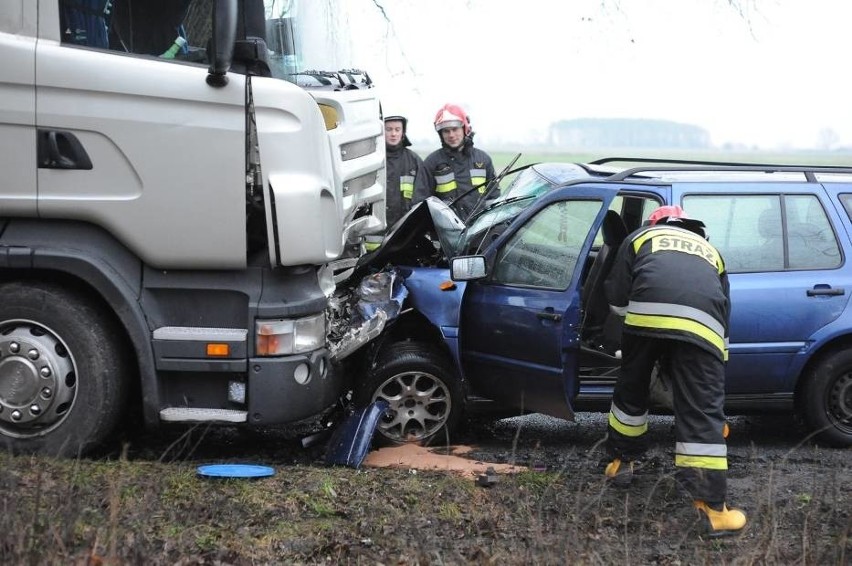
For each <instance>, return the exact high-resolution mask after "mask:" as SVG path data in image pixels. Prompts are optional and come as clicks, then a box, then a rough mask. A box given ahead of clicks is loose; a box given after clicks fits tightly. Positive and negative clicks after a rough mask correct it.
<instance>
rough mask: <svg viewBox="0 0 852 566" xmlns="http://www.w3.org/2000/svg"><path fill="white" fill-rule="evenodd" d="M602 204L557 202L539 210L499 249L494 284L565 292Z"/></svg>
mask: <svg viewBox="0 0 852 566" xmlns="http://www.w3.org/2000/svg"><path fill="white" fill-rule="evenodd" d="M601 206H602V203H601V202H600V201H593V200H575V201H560V202H555V203H553V204H551V205H550V206H548V207H547V208H544V209H542V210H540V211H539V212H538V213H537V214H536V215H535V216H534V217H533V218H532V219H531V220H530V221H528V222H527V223H526V224H524V226H523V227H522V228H520V229H519V230H518V231H517V233H515V234H514V235H513V236H512V238H511V239H509V241H508V242H506V245H504V246H503V248H502V249H501V250H500V253H499V255H498V256H497V261H496V265H495V268H494V277H493V281H495V282H497V283H504V284H507V285H524V286H529V287H543V288H547V289H560V290H561V289H566V288H567V287H568V284H569V283H570V282H571V276H572V275H573V274H574V267H575V266H576V264H577V258H578V257H579V255H580V249H581V248H582V247H583V243H584V242H585V240H586V235H587V234H588V233H589V230H590V229H591V227H592V224H593V223H594V221H595V217H596V216H597V215H598V212H599V211H600V209H601Z"/></svg>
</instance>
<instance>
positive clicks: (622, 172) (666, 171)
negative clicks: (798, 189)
mask: <svg viewBox="0 0 852 566" xmlns="http://www.w3.org/2000/svg"><path fill="white" fill-rule="evenodd" d="M614 163H624V164H625V165H627V166H623V167H621V168H616V167H614V166H613V164H614ZM587 166H588V167H589V168H590V169H591V170H595V169H597V168H600V167H605V168H606V169H607V170H609V171H613V170H615V172H613V173H612V174H611V175H610V176H609V177H607V178H606V179H604V180H605V181H627V180H655V181H659V182H663V183H673V182H803V181H807V182H814V183H816V182H822V183H832V182H842V183H849V182H852V166H834V165H785V164H761V163H735V162H721V161H718V162H717V161H697V160H696V161H692V160H680V159H651V158H629V157H607V158H604V159H598V160H596V161H592V162H590V163H588V164H587Z"/></svg>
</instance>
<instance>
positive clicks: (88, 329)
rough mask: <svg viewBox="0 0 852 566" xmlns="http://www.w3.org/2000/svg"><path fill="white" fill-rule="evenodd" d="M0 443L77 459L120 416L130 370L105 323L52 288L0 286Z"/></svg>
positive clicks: (78, 300) (86, 305)
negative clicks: (128, 370)
mask: <svg viewBox="0 0 852 566" xmlns="http://www.w3.org/2000/svg"><path fill="white" fill-rule="evenodd" d="M0 300H2V302H0V443H2V445H3V447H5V448H8V449H11V451H12V452H16V453H32V454H44V455H49V456H77V455H80V454H83V453H85V452H86V451H88V450H90V449H92V448H94V447H95V446H97V445H98V444H100V443H101V442H103V441H104V440H105V439H106V438H107V436H108V435H109V434H110V433H111V432H113V430H114V429H115V427H116V424H117V422H118V420H119V417H120V416H121V410H122V409H123V407H124V400H125V396H126V392H127V381H128V372H127V371H126V367H125V365H124V363H123V362H122V350H121V343H120V342H119V340H118V339H117V336H118V333H117V332H116V329H115V327H114V325H113V324H111V323H110V320H109V319H108V318H107V317H106V316H105V315H104V314H103V313H102V312H101V311H100V310H99V309H98V308H97V307H96V306H94V305H93V304H92V303H91V302H89V301H86V300H85V299H84V298H83V297H82V296H80V295H78V294H76V293H72V292H70V291H68V290H66V289H64V288H62V287H60V286H58V285H51V284H46V283H39V282H32V283H6V284H4V285H0Z"/></svg>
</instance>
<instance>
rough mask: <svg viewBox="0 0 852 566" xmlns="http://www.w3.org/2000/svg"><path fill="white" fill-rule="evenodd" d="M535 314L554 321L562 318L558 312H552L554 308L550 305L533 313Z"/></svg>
mask: <svg viewBox="0 0 852 566" xmlns="http://www.w3.org/2000/svg"><path fill="white" fill-rule="evenodd" d="M535 315H536V316H537V317H538V318H540V319H542V320H552V321H554V322H559V321H560V320H562V315H561V314H559V313H558V312H554V310H553V309H552V308H550V307H548V308H546V309H544V310H543V311H539V312H537V313H535Z"/></svg>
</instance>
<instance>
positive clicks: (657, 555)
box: [0, 441, 852, 565]
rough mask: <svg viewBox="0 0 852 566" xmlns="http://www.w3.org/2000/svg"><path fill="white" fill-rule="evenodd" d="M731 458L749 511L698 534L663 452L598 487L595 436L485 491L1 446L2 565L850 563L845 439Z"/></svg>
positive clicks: (465, 485)
mask: <svg viewBox="0 0 852 566" xmlns="http://www.w3.org/2000/svg"><path fill="white" fill-rule="evenodd" d="M522 444H523V441H522ZM521 449H524V447H523V446H521ZM737 454H738V455H737V456H736V458H735V459H734V460H735V466H734V469H733V470H732V473H731V476H730V483H731V484H732V486H733V488H734V489H735V491H736V492H737V493H738V499H739V500H738V503H740V504H742V505H744V506H745V507H746V508H747V509H748V510H749V514H750V517H751V520H752V523H751V524H750V526H749V529H748V530H747V531H746V532H745V533H744V534H743V535H741V536H739V537H735V538H731V539H725V540H721V541H706V540H703V539H702V538H701V537H700V536H698V535H697V534H696V533H697V530H696V529H697V525H696V524H695V516H694V514H693V512H692V511H691V508H690V506H689V505H688V504H685V503H684V501H683V499H682V497H681V496H680V495H679V494H678V493H677V490H676V489H675V484H674V481H673V478H672V470H671V468H670V464H669V461H670V458H669V455H668V454H664V453H652V454H651V457H650V458H649V461H648V462H647V463H646V466H645V467H644V468H643V469H644V470H645V471H644V472H643V473H642V474H641V475H640V476H638V477H637V482H636V484H635V485H634V486H633V487H632V488H631V489H630V490H617V489H613V488H611V487H608V486H607V485H606V484H605V482H604V481H603V479H602V477H601V475H600V473H599V472H600V470H599V469H598V468H599V466H598V465H597V464H598V463H597V459H598V457H599V455H600V454H599V453H597V452H595V447H594V446H592V447H590V448H589V447H587V450H586V451H585V453H584V452H583V451H577V452H575V453H574V455H573V456H572V457H569V458H567V459H566V460H564V463H563V464H561V465H559V466H551V467H550V468H549V471H547V472H534V471H526V472H521V473H519V474H516V475H511V476H503V475H501V476H500V477H499V481H498V483H497V484H496V485H495V486H494V487H491V488H481V487H477V486H476V485H475V482H474V481H473V479H472V478H470V477H461V476H456V475H452V474H446V473H441V472H428V471H419V472H418V473H411V472H409V471H408V470H397V469H378V470H376V469H363V470H358V471H356V470H352V469H348V468H327V467H324V466H320V465H315V464H310V463H309V464H308V465H302V464H281V465H277V466H276V468H277V473H276V475H275V476H273V477H271V478H267V479H262V480H218V479H217V480H205V479H200V478H198V477H196V475H195V465H196V463H194V462H190V461H185V462H167V463H163V462H156V461H129V460H127V459H126V458H122V457H119V458H118V459H117V460H86V459H79V460H54V459H50V458H40V457H12V456H9V455H7V454H3V453H0V489H2V491H0V509H1V510H2V513H0V532H2V533H3V536H2V537H0V562H2V563H4V564H136V563H143V562H144V563H146V564H176V563H182V564H217V563H218V564H234V565H241V564H318V563H342V564H376V563H384V564H463V563H476V564H489V563H501V564H563V563H577V564H612V563H622V564H624V563H658V564H685V563H702V564H703V563H711V562H712V563H721V564H791V563H798V564H838V565H840V564H845V563H846V562H847V561H848V558H849V548H850V537H849V535H850V509H852V500H850V498H852V495H850V489H849V487H850V485H849V484H850V476H852V470H850V462H849V460H848V451H847V452H845V453H844V451H842V450H839V451H824V452H823V451H820V450H819V449H814V448H811V447H807V446H803V447H796V448H795V449H793V450H788V451H785V452H784V453H783V454H782V456H781V457H779V458H774V457H771V456H767V454H766V451H765V450H755V451H753V452H750V449H748V448H745V449H743V450H741V451H738V452H737ZM513 457H514V456H513Z"/></svg>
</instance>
